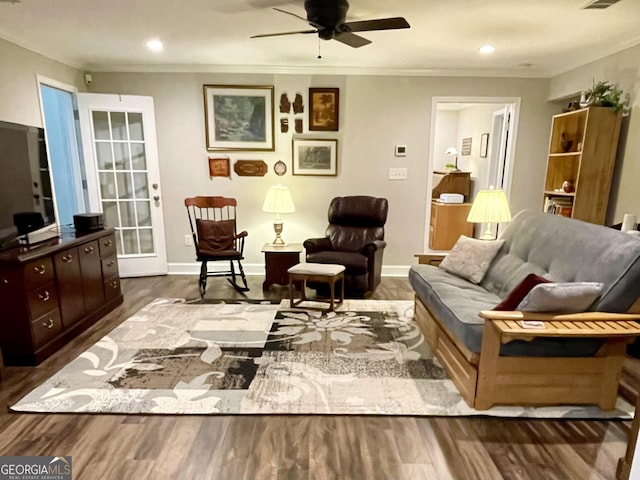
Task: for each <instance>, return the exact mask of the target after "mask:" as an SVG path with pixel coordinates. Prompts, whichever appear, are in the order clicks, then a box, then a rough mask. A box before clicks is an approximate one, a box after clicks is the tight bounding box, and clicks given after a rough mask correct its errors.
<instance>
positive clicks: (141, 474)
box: [0, 276, 640, 480]
mask: <svg viewBox="0 0 640 480" xmlns="http://www.w3.org/2000/svg"><path fill="white" fill-rule="evenodd" d="M249 280H250V287H251V291H250V292H248V294H247V297H249V298H273V299H277V298H281V297H285V296H286V288H278V287H272V289H271V290H270V292H267V293H266V294H263V292H262V287H261V285H262V281H263V278H262V277H257V276H256V277H249ZM209 284H210V285H209V288H208V289H207V297H211V298H238V297H240V295H239V294H238V293H236V292H235V291H234V290H233V289H232V288H231V286H230V285H229V284H228V283H227V282H226V281H225V280H224V279H221V278H215V279H211V280H210V281H209ZM122 286H123V291H124V297H125V301H124V304H123V305H122V306H120V307H118V308H117V309H116V310H115V311H113V312H111V313H110V314H109V315H107V316H106V317H105V318H104V319H103V320H101V321H100V322H98V323H97V324H96V325H94V326H93V327H92V328H90V329H89V330H87V331H86V332H84V333H83V334H82V335H81V336H79V337H77V338H76V339H75V340H74V341H73V342H71V343H70V344H69V345H67V346H66V347H65V348H63V349H62V350H61V351H59V352H58V353H56V354H55V355H54V356H53V357H51V358H49V359H47V360H46V361H45V362H43V363H42V364H41V365H39V366H37V367H6V369H5V375H4V377H3V378H2V381H1V383H0V403H1V405H2V406H3V407H4V408H2V409H0V432H1V434H0V455H71V456H72V457H73V473H74V476H73V478H74V480H85V479H86V480H98V479H100V480H111V479H113V480H119V479H125V480H129V479H132V480H133V479H135V480H145V479H149V480H151V479H153V480H161V479H167V480H176V479H179V480H197V479H207V480H208V479H220V480H240V479H244V480H262V479H274V480H299V479H313V480H329V479H341V480H343V479H358V480H360V479H385V480H386V479H390V480H403V479H411V480H414V479H420V480H422V479H429V480H438V479H456V480H457V479H465V480H466V479H481V480H484V479H491V480H496V479H514V480H516V479H517V480H525V479H532V480H541V479H557V480H566V479H580V480H586V479H613V478H615V471H616V465H617V462H618V459H619V458H620V457H622V456H623V455H624V453H625V448H626V443H627V435H628V433H629V429H630V425H631V422H630V421H578V420H565V421H553V420H526V419H497V418H483V417H480V418H456V417H449V418H446V417H441V418H438V417H435V418H434V417H431V418H421V417H375V416H371V417H368V416H331V415H315V416H304V415H270V416H266V415H255V416H243V415H229V416H133V415H132V416H127V415H38V414H15V413H10V412H9V411H8V409H7V407H8V405H11V404H13V403H14V402H16V401H17V400H18V399H19V398H20V397H22V396H23V395H24V394H26V393H27V392H28V391H29V390H30V389H32V388H34V387H35V386H37V385H38V384H39V383H41V382H42V381H43V380H45V379H46V378H47V377H49V376H50V375H52V374H53V373H55V372H56V371H57V370H59V369H60V368H62V367H63V366H64V365H65V364H66V363H68V362H69V361H70V360H71V359H73V358H74V357H75V356H77V355H78V354H80V353H81V352H83V351H84V350H85V349H87V348H88V347H90V346H91V345H92V344H93V343H95V342H96V341H97V340H98V339H100V338H101V337H102V336H103V335H105V334H106V333H108V332H109V331H110V330H112V329H113V328H114V327H115V326H117V325H118V324H119V323H121V322H122V321H124V320H125V319H126V318H128V317H129V316H130V315H132V314H133V313H134V312H136V311H137V310H138V309H139V308H141V307H142V306H144V305H145V304H147V303H148V302H149V301H151V300H152V299H154V298H156V297H187V298H195V297H197V296H198V290H197V280H196V278H195V277H192V276H166V277H150V278H137V279H124V280H123V281H122ZM372 298H376V299H391V300H404V299H412V298H413V293H412V291H411V288H410V287H409V283H408V281H407V280H406V278H385V279H383V282H382V284H381V285H380V287H379V288H378V290H377V291H376V293H375V295H374V296H373V297H372ZM625 367H626V368H625V376H624V382H623V383H624V385H625V386H624V389H625V391H626V393H627V394H628V395H635V394H637V392H638V385H640V380H639V379H640V375H639V374H638V372H640V368H638V362H637V361H634V360H629V363H628V364H627V365H625Z"/></svg>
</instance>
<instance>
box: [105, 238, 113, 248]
mask: <svg viewBox="0 0 640 480" xmlns="http://www.w3.org/2000/svg"><path fill="white" fill-rule="evenodd" d="M111 245H113V240H111V239H109V240H105V241H104V246H105V247H110V246H111Z"/></svg>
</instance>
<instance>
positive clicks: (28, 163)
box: [0, 121, 57, 250]
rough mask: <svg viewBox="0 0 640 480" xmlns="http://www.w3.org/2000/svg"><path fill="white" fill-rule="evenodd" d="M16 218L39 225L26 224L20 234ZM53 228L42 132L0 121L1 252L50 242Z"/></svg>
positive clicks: (33, 128) (50, 190)
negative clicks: (23, 244)
mask: <svg viewBox="0 0 640 480" xmlns="http://www.w3.org/2000/svg"><path fill="white" fill-rule="evenodd" d="M16 214H17V216H18V218H23V219H24V218H28V219H33V218H34V217H37V218H39V217H40V216H41V217H42V221H37V222H27V225H24V224H23V225H21V229H20V232H19V229H18V227H17V226H16V223H15V220H14V217H15V216H16ZM21 214H23V215H21ZM25 214H26V215H25ZM30 225H32V226H30ZM55 227H56V217H55V206H54V200H53V189H52V187H51V176H50V172H49V160H48V158H47V146H46V143H45V137H44V129H43V128H39V127H32V126H28V125H20V124H17V123H10V122H3V121H0V250H1V249H6V248H10V247H12V246H15V245H16V244H17V243H33V242H35V241H38V240H40V239H45V238H47V237H49V238H50V237H51V236H54V235H55V234H57V229H56V228H55ZM25 229H26V230H25ZM30 230H31V231H30Z"/></svg>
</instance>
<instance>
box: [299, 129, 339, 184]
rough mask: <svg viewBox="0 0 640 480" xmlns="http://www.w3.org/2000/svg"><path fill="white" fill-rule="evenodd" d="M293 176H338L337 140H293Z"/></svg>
mask: <svg viewBox="0 0 640 480" xmlns="http://www.w3.org/2000/svg"><path fill="white" fill-rule="evenodd" d="M292 147H293V148H292V151H293V162H292V165H293V168H292V174H293V175H316V176H328V177H335V176H336V175H338V140H335V139H332V140H318V139H306V138H294V139H293V140H292Z"/></svg>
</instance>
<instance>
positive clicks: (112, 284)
mask: <svg viewBox="0 0 640 480" xmlns="http://www.w3.org/2000/svg"><path fill="white" fill-rule="evenodd" d="M111 288H113V289H116V288H118V281H117V280H114V281H113V282H111Z"/></svg>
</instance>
